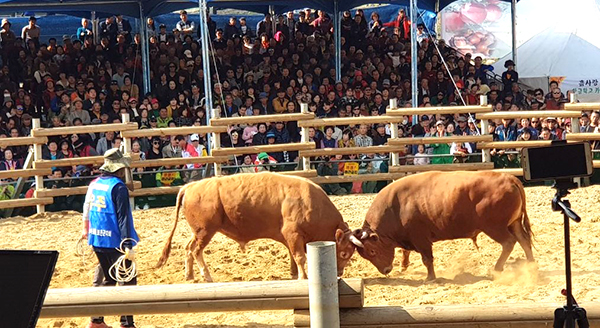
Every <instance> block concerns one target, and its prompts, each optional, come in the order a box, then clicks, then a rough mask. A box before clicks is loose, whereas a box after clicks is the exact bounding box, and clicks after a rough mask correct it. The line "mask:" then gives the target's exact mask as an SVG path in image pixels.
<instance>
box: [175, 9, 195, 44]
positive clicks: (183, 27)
mask: <svg viewBox="0 0 600 328" xmlns="http://www.w3.org/2000/svg"><path fill="white" fill-rule="evenodd" d="M179 18H181V20H180V21H179V22H177V25H176V26H175V28H176V29H177V30H178V31H180V32H181V33H182V35H183V36H185V35H192V34H194V29H195V26H194V22H192V21H190V20H188V14H187V11H185V10H182V11H180V12H179ZM182 39H183V38H182Z"/></svg>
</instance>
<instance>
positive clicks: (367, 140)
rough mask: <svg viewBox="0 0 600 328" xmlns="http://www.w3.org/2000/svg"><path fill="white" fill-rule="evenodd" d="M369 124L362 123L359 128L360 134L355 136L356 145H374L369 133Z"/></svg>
mask: <svg viewBox="0 0 600 328" xmlns="http://www.w3.org/2000/svg"><path fill="white" fill-rule="evenodd" d="M367 129H368V126H367V125H366V124H361V125H360V127H359V128H358V135H356V136H355V137H354V143H355V144H356V147H370V146H373V139H372V138H371V137H369V136H368V135H367V131H368V130H367Z"/></svg>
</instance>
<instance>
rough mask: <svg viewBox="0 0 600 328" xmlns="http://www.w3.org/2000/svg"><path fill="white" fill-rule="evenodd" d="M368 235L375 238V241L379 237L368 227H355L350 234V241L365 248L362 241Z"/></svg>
mask: <svg viewBox="0 0 600 328" xmlns="http://www.w3.org/2000/svg"><path fill="white" fill-rule="evenodd" d="M370 237H373V238H374V239H375V241H377V240H378V239H379V237H378V236H377V234H376V233H374V232H373V231H371V229H369V228H364V229H356V230H354V231H353V232H352V235H351V236H350V241H352V243H353V244H354V245H356V246H357V247H360V248H365V245H364V244H363V242H362V241H363V240H366V239H368V238H370Z"/></svg>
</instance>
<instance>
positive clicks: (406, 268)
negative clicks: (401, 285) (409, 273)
mask: <svg viewBox="0 0 600 328" xmlns="http://www.w3.org/2000/svg"><path fill="white" fill-rule="evenodd" d="M406 270H408V265H407V266H402V269H401V270H400V272H406Z"/></svg>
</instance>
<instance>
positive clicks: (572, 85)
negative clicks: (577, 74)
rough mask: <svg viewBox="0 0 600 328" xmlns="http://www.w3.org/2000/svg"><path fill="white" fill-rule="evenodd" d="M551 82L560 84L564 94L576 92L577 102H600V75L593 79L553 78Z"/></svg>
mask: <svg viewBox="0 0 600 328" xmlns="http://www.w3.org/2000/svg"><path fill="white" fill-rule="evenodd" d="M550 81H557V82H559V88H560V89H561V91H562V92H563V93H565V95H566V92H567V91H571V92H574V93H575V94H576V95H577V100H579V101H581V102H597V101H600V73H599V74H598V76H597V77H593V78H580V79H575V78H570V77H562V76H561V77H551V78H550Z"/></svg>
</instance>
